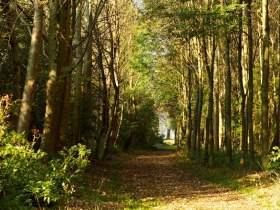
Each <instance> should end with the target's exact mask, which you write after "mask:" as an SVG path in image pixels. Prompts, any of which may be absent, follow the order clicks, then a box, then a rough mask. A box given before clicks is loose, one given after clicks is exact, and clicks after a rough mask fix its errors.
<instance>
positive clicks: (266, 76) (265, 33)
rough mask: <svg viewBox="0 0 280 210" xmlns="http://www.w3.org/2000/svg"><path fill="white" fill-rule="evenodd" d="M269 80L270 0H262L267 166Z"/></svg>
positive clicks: (263, 120) (263, 122)
mask: <svg viewBox="0 0 280 210" xmlns="http://www.w3.org/2000/svg"><path fill="white" fill-rule="evenodd" d="M268 80H269V20H268V0H262V85H261V99H262V108H261V110H262V112H261V115H262V116H261V125H262V127H261V138H262V166H263V167H264V168H266V167H267V164H268V157H267V156H268V154H269V127H268V121H269V118H268V112H269V100H268Z"/></svg>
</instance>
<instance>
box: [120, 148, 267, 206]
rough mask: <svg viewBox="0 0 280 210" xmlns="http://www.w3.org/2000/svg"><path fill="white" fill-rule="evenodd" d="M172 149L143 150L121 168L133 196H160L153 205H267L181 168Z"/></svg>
mask: <svg viewBox="0 0 280 210" xmlns="http://www.w3.org/2000/svg"><path fill="white" fill-rule="evenodd" d="M174 156H175V153H174V152H170V151H153V152H143V153H142V154H139V155H137V157H136V158H133V159H131V160H130V161H128V162H127V163H126V164H125V165H124V166H123V167H121V168H120V171H119V173H120V176H121V177H122V180H123V182H124V183H125V184H126V185H128V186H129V188H130V189H131V190H132V192H133V193H132V196H133V197H134V198H136V199H139V200H141V201H142V202H146V201H148V200H151V201H152V200H160V203H161V205H160V206H156V207H153V209H165V210H166V209H176V210H177V209H211V210H212V209H264V207H261V206H258V205H257V204H256V203H255V202H253V201H252V199H251V198H248V197H247V196H244V195H241V194H238V193H236V192H234V191H230V190H227V189H224V188H221V187H217V186H214V185H211V184H209V183H207V182H205V181H202V180H200V179H199V178H197V177H194V176H193V175H192V174H191V173H190V172H188V171H186V170H183V169H180V168H179V167H177V166H176V164H175V163H174V161H172V159H174Z"/></svg>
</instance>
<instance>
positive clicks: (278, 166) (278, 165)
mask: <svg viewBox="0 0 280 210" xmlns="http://www.w3.org/2000/svg"><path fill="white" fill-rule="evenodd" d="M268 159H269V164H268V168H270V169H275V170H280V148H279V147H273V150H272V152H271V154H270V155H269V156H268Z"/></svg>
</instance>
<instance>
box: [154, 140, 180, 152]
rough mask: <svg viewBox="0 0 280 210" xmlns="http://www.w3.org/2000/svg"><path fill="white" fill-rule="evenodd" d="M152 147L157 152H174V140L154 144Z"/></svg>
mask: <svg viewBox="0 0 280 210" xmlns="http://www.w3.org/2000/svg"><path fill="white" fill-rule="evenodd" d="M153 147H154V148H155V149H159V150H176V149H177V148H176V146H174V140H172V139H167V140H164V141H163V143H157V144H154V145H153Z"/></svg>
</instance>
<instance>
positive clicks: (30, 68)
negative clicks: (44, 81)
mask: <svg viewBox="0 0 280 210" xmlns="http://www.w3.org/2000/svg"><path fill="white" fill-rule="evenodd" d="M42 28H43V2H41V1H40V0H35V1H34V19H33V29H32V35H31V43H30V50H29V58H28V65H27V75H26V81H25V86H24V91H23V96H22V101H21V108H20V114H19V121H18V126H17V132H19V133H22V132H24V133H25V134H27V133H28V131H29V126H30V119H31V112H32V105H33V100H34V90H35V82H36V74H37V73H38V70H39V62H40V54H41V53H40V52H41V41H42V30H43V29H42Z"/></svg>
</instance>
